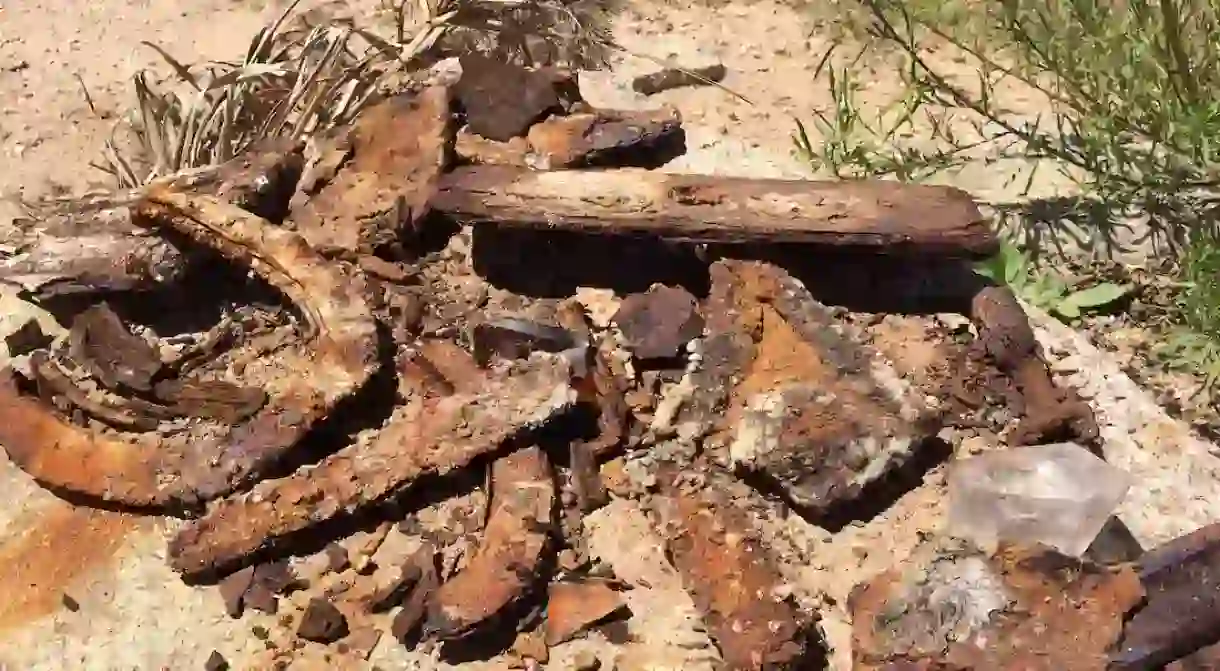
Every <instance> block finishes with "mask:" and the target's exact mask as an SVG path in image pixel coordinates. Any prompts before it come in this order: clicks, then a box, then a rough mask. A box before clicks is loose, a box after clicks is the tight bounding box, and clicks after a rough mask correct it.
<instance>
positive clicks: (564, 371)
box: [170, 357, 575, 579]
mask: <svg viewBox="0 0 1220 671" xmlns="http://www.w3.org/2000/svg"><path fill="white" fill-rule="evenodd" d="M568 379H569V373H568V368H567V366H566V365H565V364H564V362H563V361H562V360H558V359H553V358H541V357H539V358H534V359H531V360H529V361H525V362H513V363H511V364H506V365H503V366H501V367H499V368H496V369H493V370H492V371H490V372H488V373H486V374H485V375H484V376H483V377H482V379H479V380H477V381H475V383H473V384H470V386H471V387H474V388H473V389H470V388H465V387H464V386H463V387H458V385H454V388H455V389H456V390H457V391H456V393H453V394H451V395H447V396H422V395H416V396H413V397H411V398H409V399H408V400H407V403H406V404H405V405H403V406H401V407H399V408H398V409H396V410H395V412H394V415H393V416H392V417H391V419H390V420H389V421H388V422H387V424H386V425H385V426H384V427H383V428H382V429H381V430H380V431H378V432H376V433H374V434H372V435H362V436H361V437H360V438H359V439H358V441H357V442H356V443H354V444H352V445H349V446H347V447H345V448H343V449H341V450H339V451H338V452H336V453H335V454H333V455H331V456H329V457H327V458H325V459H323V460H322V461H321V462H320V463H318V464H317V465H316V466H312V467H307V468H303V469H301V470H300V471H298V472H297V473H294V474H293V475H290V476H288V477H285V478H282V479H279V480H274V481H269V482H264V483H261V484H259V485H258V486H256V487H255V488H254V489H253V490H252V491H251V492H249V493H247V494H244V495H241V496H237V497H234V498H230V499H227V500H224V501H221V502H219V503H218V504H216V505H215V506H214V507H213V508H212V510H211V512H210V513H209V514H208V515H206V516H204V517H202V518H200V519H198V520H195V521H192V522H191V523H190V524H189V525H187V526H186V527H185V528H184V529H183V530H182V531H181V532H180V533H179V534H178V535H177V536H176V537H175V538H174V540H173V541H172V543H171V544H170V564H171V565H172V566H173V568H174V570H176V571H178V572H179V573H182V574H184V575H185V576H187V577H189V578H197V579H205V578H209V577H213V576H215V575H218V574H223V573H226V572H228V571H231V570H233V569H234V568H237V567H240V565H241V564H244V563H246V562H248V561H249V560H250V559H251V557H252V555H254V554H255V553H258V552H260V551H267V552H271V551H276V550H277V549H279V548H281V547H282V546H285V545H289V544H290V543H291V541H292V540H293V536H294V535H295V534H298V533H300V532H303V531H305V530H307V529H309V528H310V527H312V526H315V525H318V524H322V523H324V522H327V521H329V520H334V519H337V518H341V517H344V516H347V515H351V514H353V513H355V512H357V511H359V510H361V509H363V508H367V507H369V506H372V505H375V504H378V503H380V502H382V501H384V500H385V499H386V498H387V497H389V496H392V495H394V494H396V493H398V492H400V491H402V490H403V489H405V488H407V487H409V486H410V485H412V484H414V483H415V482H417V481H418V480H420V479H421V478H424V477H426V476H430V475H444V474H446V473H448V472H450V471H453V470H455V469H460V468H463V467H465V466H467V465H469V464H470V462H471V461H472V460H474V459H476V458H477V457H480V456H483V455H485V454H489V453H491V452H493V451H495V450H497V449H499V448H500V447H501V446H503V445H504V444H505V443H506V442H509V441H511V440H513V439H514V438H516V437H518V436H520V435H522V434H524V433H526V432H527V431H529V430H531V429H533V428H536V427H538V426H540V425H542V424H544V423H546V422H547V421H548V420H550V419H551V418H552V417H554V416H555V415H557V414H559V413H560V412H562V411H564V410H566V409H567V408H568V407H570V406H571V405H572V403H573V402H574V400H575V398H574V396H575V394H574V392H573V391H572V390H571V389H570V387H569V382H568Z"/></svg>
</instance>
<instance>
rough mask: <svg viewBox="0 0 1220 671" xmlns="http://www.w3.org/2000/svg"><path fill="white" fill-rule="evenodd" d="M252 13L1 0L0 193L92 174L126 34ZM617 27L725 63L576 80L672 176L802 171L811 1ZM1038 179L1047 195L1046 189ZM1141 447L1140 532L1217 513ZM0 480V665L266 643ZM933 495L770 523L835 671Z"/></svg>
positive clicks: (182, 658)
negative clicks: (836, 516) (684, 74)
mask: <svg viewBox="0 0 1220 671" xmlns="http://www.w3.org/2000/svg"><path fill="white" fill-rule="evenodd" d="M366 4H368V5H369V6H370V7H371V6H372V5H374V4H375V3H374V2H371V1H370V2H368V3H366ZM349 6H350V5H349ZM260 11H261V9H260V7H258V6H255V5H253V4H251V3H246V2H234V1H233V0H200V1H198V2H193V3H153V2H148V1H143V2H142V1H139V0H104V1H100V2H92V3H64V2H47V1H44V0H21V1H20V2H12V1H11V0H10V1H8V2H6V1H5V0H0V101H3V102H0V156H3V158H4V160H3V163H2V165H4V166H5V167H6V168H7V169H6V170H3V171H0V192H8V191H14V190H15V191H20V192H22V193H24V194H25V195H27V196H29V195H36V194H40V193H46V192H48V191H54V190H67V191H76V190H80V189H84V188H87V187H89V186H90V185H92V184H94V183H95V182H99V181H100V180H101V179H102V176H101V174H100V173H99V172H97V171H95V170H94V169H92V168H90V167H88V163H89V161H91V160H95V159H96V157H97V156H98V151H99V149H100V146H101V144H102V142H103V141H104V140H105V138H106V137H107V134H108V133H109V132H110V129H111V127H112V125H113V123H114V122H115V120H116V119H115V115H116V113H117V111H119V110H122V109H125V107H126V100H127V96H128V94H129V91H128V83H129V79H130V76H131V75H132V73H134V72H135V71H136V70H137V69H138V68H141V67H145V66H149V65H153V64H155V63H157V57H156V54H155V53H154V52H153V51H152V50H151V49H148V48H146V47H142V46H140V45H139V43H140V41H142V40H150V41H153V42H156V43H158V44H161V45H164V46H166V47H167V48H169V49H170V50H171V51H172V53H173V54H174V55H175V56H177V57H178V58H180V59H182V60H183V61H188V62H189V61H195V60H199V59H203V58H215V59H220V58H228V57H234V56H236V55H238V54H240V53H241V51H243V50H244V49H245V47H246V44H247V41H248V39H249V36H251V35H252V34H253V33H254V31H255V30H256V29H257V28H258V27H259V26H260V25H261V20H260ZM614 33H615V35H616V37H617V38H618V39H619V40H620V42H621V43H622V44H623V45H624V46H625V47H626V48H627V49H628V50H629V51H633V52H643V53H647V54H650V55H652V56H655V57H659V58H673V59H674V60H675V61H676V62H678V63H680V64H682V65H687V66H698V65H703V64H706V63H708V62H713V61H719V62H723V63H724V64H725V65H726V66H727V67H728V69H729V73H730V74H729V76H728V79H727V80H726V81H725V84H726V85H727V86H728V87H730V88H732V89H734V90H736V91H738V92H740V93H741V94H743V95H745V96H746V97H748V98H750V99H751V100H753V101H754V102H755V103H756V105H754V106H751V105H748V104H746V103H743V102H741V101H739V100H737V99H734V98H733V97H731V96H729V95H727V94H725V93H724V92H723V91H720V90H718V89H715V88H689V89H682V90H676V91H671V92H667V93H664V94H661V95H658V96H655V97H653V98H649V99H645V98H642V97H640V96H638V95H636V94H634V93H633V92H631V90H630V81H631V78H632V76H634V75H635V74H638V73H640V72H644V71H647V70H650V69H654V68H655V67H656V65H655V63H653V62H652V61H650V60H647V59H643V58H637V57H633V56H630V55H620V56H617V57H616V59H615V62H614V68H613V70H612V71H608V72H598V73H590V74H588V75H586V76H584V77H583V84H584V87H585V89H586V95H587V97H588V98H589V99H590V100H591V102H593V103H594V104H598V105H605V106H620V107H646V106H655V105H657V104H660V103H669V104H673V105H675V106H677V107H678V108H679V109H680V110H681V111H682V113H683V115H684V117H685V118H686V120H687V127H688V129H689V130H688V137H689V139H688V144H689V146H690V153H689V154H688V155H687V156H685V157H683V158H682V159H680V160H679V161H678V162H676V163H674V164H673V165H672V166H671V167H670V168H669V169H671V170H681V171H691V172H701V173H721V174H738V175H749V176H768V177H779V176H782V177H802V176H808V174H809V171H808V168H807V166H806V165H804V164H803V163H802V162H801V161H800V160H798V159H797V158H796V157H795V156H794V155H793V154H792V152H791V147H792V143H791V138H790V132H791V129H792V123H791V119H792V117H793V115H800V116H803V117H804V116H807V115H808V111H809V110H811V109H814V108H817V107H819V106H825V105H826V104H827V103H828V97H827V96H826V95H825V88H824V85H821V84H817V83H815V82H814V81H812V78H813V68H814V65H815V62H814V59H813V58H811V57H810V56H809V54H811V53H815V54H816V53H821V52H822V51H823V50H824V49H825V48H826V46H827V45H828V41H827V38H825V37H823V36H821V33H820V32H819V31H818V26H817V25H815V23H814V22H811V21H810V20H809V15H808V10H802V9H798V8H794V7H792V6H789V5H786V4H777V3H773V2H769V1H764V2H750V3H744V2H732V3H728V4H718V6H717V7H716V8H715V10H714V11H712V12H709V11H708V10H707V9H706V8H698V9H693V8H679V7H667V6H661V5H653V4H646V3H644V2H636V3H634V4H633V5H632V7H631V8H630V9H629V10H628V11H627V12H625V13H624V14H623V15H622V16H621V17H619V18H618V19H617V20H616V23H615V26H614ZM878 77H879V80H878V81H877V82H876V84H877V85H878V86H884V85H885V80H884V73H879V74H878ZM83 90H87V91H88V93H89V98H90V99H91V100H92V108H91V107H90V104H89V102H87V100H86V98H85V96H84V95H83V93H82V91H83ZM882 93H884V92H883V91H882ZM1007 177H1008V175H1007V174H1003V173H1002V172H1001V171H999V170H998V169H997V170H987V169H982V168H979V169H977V170H974V169H972V170H970V171H967V172H966V173H965V174H963V175H961V176H959V177H958V178H957V183H958V184H960V185H961V186H963V187H965V188H968V189H970V190H972V191H973V192H975V193H976V194H978V195H979V196H980V197H983V198H988V199H992V198H997V199H998V198H1002V197H1004V196H1006V195H1010V194H1011V192H1010V191H1007V190H1008V189H1011V186H1009V184H1008V182H1009V180H1007V179H1006V178H1007ZM1042 188H1044V189H1045V190H1046V191H1047V192H1054V191H1055V190H1056V189H1059V188H1062V184H1061V183H1056V182H1049V183H1047V184H1045V185H1044V186H1043V187H1042ZM0 308H2V309H0V329H3V326H4V324H8V323H13V322H14V321H15V320H14V319H13V316H14V315H16V314H17V313H18V312H19V311H20V310H24V309H26V308H24V307H21V306H18V305H16V304H15V303H13V302H12V299H11V297H0ZM6 315H7V316H8V318H6ZM1117 374H1119V375H1121V372H1119V373H1117ZM1157 421H1168V420H1163V419H1161V418H1158V419H1157ZM1166 440H1175V439H1174V438H1172V437H1171V438H1167V439H1166ZM1144 448H1146V454H1145V457H1146V458H1144V459H1143V460H1141V461H1140V464H1142V468H1144V469H1145V470H1147V471H1149V472H1152V471H1155V472H1157V473H1160V474H1161V475H1158V476H1157V480H1158V484H1160V485H1162V486H1165V485H1167V484H1169V483H1172V482H1174V477H1175V475H1174V474H1175V473H1178V474H1179V475H1178V476H1177V484H1178V485H1179V486H1180V488H1179V489H1178V492H1177V494H1176V495H1175V496H1176V497H1178V498H1177V499H1166V501H1167V502H1168V504H1166V503H1165V502H1153V503H1154V505H1153V508H1154V509H1155V510H1156V514H1154V515H1149V514H1143V513H1140V512H1139V511H1133V512H1131V513H1130V514H1129V516H1128V518H1127V521H1128V523H1129V524H1131V525H1132V526H1133V528H1135V530H1136V533H1137V536H1139V537H1140V538H1142V539H1160V538H1162V537H1163V536H1164V533H1162V531H1161V530H1162V529H1171V530H1172V531H1175V532H1176V531H1180V530H1182V529H1184V528H1193V527H1195V526H1197V525H1199V524H1202V523H1204V522H1206V521H1208V520H1214V519H1220V510H1217V509H1216V504H1212V505H1206V506H1204V505H1203V504H1202V503H1197V505H1195V506H1191V507H1190V509H1189V510H1181V509H1178V510H1175V509H1174V507H1173V505H1172V504H1173V503H1174V502H1175V500H1181V501H1188V500H1191V499H1192V498H1193V499H1194V500H1195V501H1196V502H1199V501H1207V500H1210V501H1220V497H1218V496H1216V495H1215V493H1214V492H1212V491H1210V490H1211V488H1212V486H1213V485H1214V483H1203V482H1198V481H1197V478H1196V477H1195V476H1196V475H1201V474H1204V473H1207V474H1208V475H1209V477H1210V475H1211V472H1212V466H1214V464H1210V463H1208V464H1205V465H1204V466H1198V467H1197V468H1196V467H1193V466H1192V467H1191V468H1187V469H1183V468H1180V467H1179V464H1178V461H1180V460H1181V459H1182V457H1181V456H1180V455H1179V454H1176V453H1175V452H1174V451H1172V450H1168V449H1166V450H1164V451H1163V452H1162V451H1161V450H1160V449H1159V448H1158V447H1157V445H1144ZM1199 452H1202V454H1199ZM1205 458H1207V459H1212V458H1211V457H1208V456H1207V455H1206V450H1205V449H1204V448H1202V447H1200V448H1198V449H1196V450H1195V451H1194V452H1192V453H1191V455H1190V459H1192V460H1194V461H1193V462H1192V463H1195V462H1198V461H1199V460H1203V459H1205ZM1205 466H1206V467H1205ZM1162 476H1163V477H1162ZM1166 478H1168V480H1166ZM0 491H2V492H3V493H4V494H3V496H4V499H3V505H0V538H2V539H3V540H2V541H0V595H3V599H0V669H62V668H73V669H133V668H138V669H157V668H184V669H190V668H201V667H202V665H203V663H204V660H205V659H207V657H208V655H209V654H210V653H211V652H212V651H213V650H219V651H220V652H221V653H222V654H224V656H225V657H227V658H228V659H229V660H230V662H231V663H232V664H233V665H234V668H245V667H246V666H247V664H248V663H250V660H252V659H253V655H255V654H256V653H257V652H258V651H259V650H260V649H261V648H263V647H264V645H263V642H262V641H260V640H259V639H257V638H256V637H254V636H252V635H251V634H250V633H249V631H250V623H249V622H248V621H241V622H234V621H231V620H229V619H228V618H227V617H225V616H224V613H223V609H222V607H221V603H220V600H219V596H218V595H217V594H216V593H215V591H214V590H197V589H190V588H187V587H185V586H183V584H182V583H181V581H180V580H179V579H178V578H177V577H176V576H175V575H173V574H172V573H171V572H170V570H169V569H168V568H167V567H166V566H165V562H164V556H163V553H164V537H165V531H166V529H165V524H164V523H161V522H158V521H154V520H148V519H142V520H141V519H133V518H130V517H127V516H123V515H118V514H113V513H105V512H97V511H90V510H85V509H74V508H72V507H70V506H68V505H67V504H65V503H62V502H61V501H59V500H58V499H55V498H53V497H51V496H50V495H48V494H47V493H45V492H44V491H42V490H41V489H39V488H38V487H37V486H35V485H34V484H33V483H32V482H30V481H29V479H28V478H26V477H25V476H24V475H23V474H22V473H20V472H19V471H18V470H17V469H16V468H14V467H12V466H11V465H9V464H8V463H7V462H3V461H0ZM1192 493H1197V496H1193V497H1192ZM942 494H943V474H942V473H940V472H936V473H933V474H931V475H929V477H928V479H927V483H926V484H925V486H924V487H923V488H921V489H919V490H916V491H915V492H912V493H911V494H910V495H908V496H907V497H906V498H904V499H903V500H902V501H900V502H899V504H898V505H897V506H895V507H894V508H893V509H892V510H890V511H889V512H888V513H886V514H885V515H882V516H881V517H878V518H876V519H875V520H873V521H872V522H870V523H869V524H868V525H864V526H860V527H853V528H851V529H849V530H848V531H847V532H846V536H840V537H839V539H838V542H836V543H835V544H834V545H833V546H831V545H827V544H826V541H827V540H828V537H827V535H826V533H825V532H823V531H821V530H819V529H816V528H814V527H810V526H809V525H804V527H805V528H796V529H787V530H784V531H783V535H785V536H786V537H791V539H792V542H793V543H804V544H806V545H809V546H811V547H817V548H820V549H818V550H817V555H818V556H819V557H820V558H821V559H822V561H819V563H818V565H815V566H795V567H789V568H790V570H791V571H792V572H793V573H794V575H796V577H797V580H798V582H799V583H801V585H802V588H803V589H806V590H807V591H808V593H809V595H810V597H811V598H814V599H822V600H824V601H826V602H827V603H829V604H831V605H828V606H826V607H825V610H824V615H826V616H827V624H826V628H827V630H828V634H830V635H831V637H832V642H836V643H838V644H839V646H838V649H837V650H836V663H837V665H838V668H846V667H845V666H844V664H845V663H846V659H847V657H846V654H847V651H846V650H845V649H844V648H843V647H842V645H841V644H842V643H843V641H844V639H843V635H844V633H845V627H846V620H845V619H844V616H843V614H842V612H841V606H835V605H834V604H835V603H838V604H841V603H843V597H845V594H841V593H839V591H841V590H840V588H841V587H842V585H844V584H846V581H844V580H843V579H842V577H841V576H840V575H838V574H837V573H836V570H838V569H845V570H847V571H849V572H850V573H851V574H852V575H854V576H856V577H859V576H862V575H867V574H869V573H872V572H875V571H878V570H881V569H882V568H884V567H885V565H887V564H888V563H889V562H890V561H892V560H893V558H894V557H895V556H900V555H905V554H906V553H907V552H909V550H910V547H912V546H913V545H914V543H915V542H916V541H917V539H918V531H919V530H920V529H927V528H935V527H937V526H939V525H940V520H941V517H942V505H941V495H942ZM1147 496H1149V497H1155V496H1156V492H1148V493H1147ZM1141 500H1143V499H1141ZM1200 506H1202V507H1200ZM1175 515H1176V517H1175ZM1158 524H1160V525H1161V526H1159V527H1158V526H1157V525H1158ZM845 538H846V540H844V539H845ZM867 548H871V550H872V551H871V553H870V552H869V550H868V549H867ZM611 563H613V561H612V562H611ZM616 568H617V567H616ZM65 597H68V598H65ZM392 647H393V645H392V642H390V641H388V637H387V640H386V641H383V643H382V646H381V647H380V648H379V650H378V652H377V654H376V655H375V656H374V660H376V661H378V662H379V664H380V665H381V667H382V668H438V667H437V666H436V665H434V664H431V663H430V662H427V661H426V660H422V659H415V660H414V661H411V660H408V659H405V658H403V657H402V656H401V655H399V654H396V653H395V652H394V651H393V650H392V649H391V648H392ZM563 663H564V662H563V656H562V655H559V656H557V657H556V659H555V661H553V663H552V665H551V666H552V668H556V669H558V668H563V667H562V664H563ZM488 668H491V667H488Z"/></svg>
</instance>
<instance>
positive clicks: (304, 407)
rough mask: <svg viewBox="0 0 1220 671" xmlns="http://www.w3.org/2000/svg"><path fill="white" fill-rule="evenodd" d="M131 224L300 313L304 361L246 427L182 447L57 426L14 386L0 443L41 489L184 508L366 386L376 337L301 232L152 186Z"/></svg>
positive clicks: (225, 485) (223, 490)
mask: <svg viewBox="0 0 1220 671" xmlns="http://www.w3.org/2000/svg"><path fill="white" fill-rule="evenodd" d="M136 212H137V216H138V218H139V220H140V222H141V224H142V225H145V226H149V227H155V228H167V229H170V230H173V231H174V232H176V233H178V234H180V235H183V236H185V237H188V238H190V239H191V240H192V241H194V242H195V243H197V244H200V245H203V246H207V247H211V248H212V249H214V250H215V251H217V252H219V253H221V254H222V255H224V256H225V257H227V258H229V259H232V260H234V261H238V262H242V263H245V264H247V265H249V267H250V268H251V270H252V271H253V272H254V273H255V274H257V275H258V276H259V277H260V278H261V279H263V280H264V281H266V282H267V283H268V284H270V285H272V286H273V287H274V288H276V289H277V290H279V291H280V292H282V293H283V294H284V296H285V297H286V298H287V299H288V300H289V301H290V302H292V303H293V304H294V305H295V306H296V307H297V309H298V310H299V312H300V313H301V315H302V320H303V322H304V331H305V333H304V336H305V338H304V339H305V345H306V346H308V347H309V349H310V351H311V355H310V357H309V359H308V361H309V365H308V366H305V367H303V368H301V369H300V370H297V371H296V372H297V375H298V381H299V382H298V384H297V385H296V386H295V387H291V391H290V392H286V393H279V394H276V395H275V397H273V398H271V399H269V401H268V403H267V404H266V405H265V406H263V407H262V409H261V410H260V411H259V412H258V413H256V414H255V415H254V416H253V417H252V418H251V419H250V421H248V422H246V423H245V424H242V425H240V426H237V427H234V428H233V429H232V430H231V431H230V432H229V433H228V434H227V435H225V436H224V437H222V438H220V439H219V440H218V441H215V442H207V443H203V444H193V445H190V446H187V447H184V448H182V449H181V450H170V449H165V447H164V446H163V445H159V444H157V443H152V444H148V443H144V444H140V445H134V444H127V443H124V442H120V441H117V440H113V439H108V438H101V437H97V436H94V435H93V434H91V433H90V432H89V431H87V430H85V429H81V428H78V427H74V426H71V425H69V424H66V423H64V422H63V421H61V420H59V419H58V418H56V417H54V416H53V415H51V414H50V413H49V412H48V410H47V409H46V408H44V407H42V406H41V405H40V404H39V403H37V402H36V401H34V400H32V399H30V398H28V397H25V396H23V395H21V394H20V393H19V391H18V390H17V388H16V386H15V385H12V384H9V385H3V386H0V444H3V445H4V446H5V448H6V450H7V451H8V454H9V457H10V458H11V459H12V460H13V462H14V463H16V464H17V465H18V466H20V467H21V468H22V469H24V470H25V471H26V472H28V473H30V474H31V475H32V476H33V477H34V478H35V479H36V480H37V481H39V482H40V483H42V484H44V485H45V486H47V487H49V488H52V489H57V490H61V491H68V492H72V493H75V494H79V495H85V496H89V497H93V498H97V499H102V500H105V501H117V502H121V503H123V504H127V505H132V506H153V507H167V508H194V507H197V506H199V505H200V504H201V503H202V502H205V501H208V500H211V499H214V498H216V497H218V496H223V495H225V494H227V493H229V492H231V491H233V490H234V489H235V488H237V487H239V486H242V485H243V484H246V483H248V482H250V481H252V480H254V479H257V478H258V477H260V476H261V475H262V474H263V473H264V472H265V471H266V470H267V469H268V468H270V467H272V466H274V465H275V464H277V463H278V462H279V461H280V460H281V459H282V458H283V456H284V454H285V453H286V452H287V451H288V450H290V449H291V448H292V447H293V445H294V444H295V443H296V442H297V440H298V439H299V438H300V437H301V436H302V435H304V433H305V432H306V431H308V430H309V428H310V427H311V426H312V425H313V424H314V423H315V422H317V421H318V420H319V419H321V418H323V417H325V416H326V415H327V414H329V413H330V411H331V409H332V408H333V407H334V405H335V403H337V402H338V401H339V400H341V399H343V398H345V397H347V396H349V395H350V394H352V393H353V392H354V391H356V390H357V389H359V388H360V387H361V386H363V385H364V384H365V382H367V380H368V378H369V377H370V375H371V374H372V371H373V369H374V367H375V363H376V349H377V333H376V330H375V324H374V321H373V318H372V316H371V315H370V314H369V311H368V308H367V306H366V305H365V304H364V302H363V300H362V299H361V298H360V295H361V292H360V291H359V290H358V287H355V286H353V283H354V280H353V279H352V278H351V277H349V276H347V275H346V274H344V273H343V272H341V271H340V270H339V269H338V268H336V267H334V266H330V265H327V264H325V263H324V262H323V261H322V259H321V258H320V257H319V256H318V255H317V254H315V253H314V252H313V251H312V250H311V249H310V248H309V247H308V245H306V244H305V241H304V240H302V239H301V237H300V236H298V235H296V234H295V233H292V232H290V231H286V230H283V229H280V228H277V227H274V226H272V225H270V224H269V223H268V222H267V221H266V220H264V219H262V218H259V217H256V216H254V215H252V214H250V213H248V212H246V211H245V210H242V209H241V208H238V207H237V206H234V205H231V204H228V203H224V202H222V201H219V200H217V199H215V198H212V197H209V196H192V195H187V194H182V193H178V192H174V191H172V190H169V189H151V190H150V191H149V193H148V195H147V197H146V198H145V199H144V200H143V201H141V202H140V203H139V205H138V206H137V208H136Z"/></svg>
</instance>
